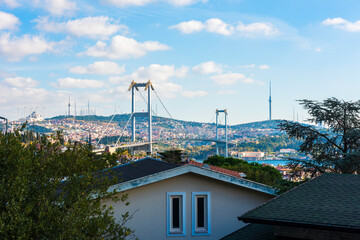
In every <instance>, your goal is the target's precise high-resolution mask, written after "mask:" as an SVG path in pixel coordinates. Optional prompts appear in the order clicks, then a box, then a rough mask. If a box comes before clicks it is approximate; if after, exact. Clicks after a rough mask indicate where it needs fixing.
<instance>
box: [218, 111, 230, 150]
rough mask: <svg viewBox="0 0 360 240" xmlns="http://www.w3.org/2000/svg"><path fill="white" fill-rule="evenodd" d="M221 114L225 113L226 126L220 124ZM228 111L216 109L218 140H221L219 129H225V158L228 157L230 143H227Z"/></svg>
mask: <svg viewBox="0 0 360 240" xmlns="http://www.w3.org/2000/svg"><path fill="white" fill-rule="evenodd" d="M219 113H224V115H225V125H220V124H219ZM227 115H228V113H227V110H226V109H224V110H218V109H216V140H219V129H220V128H224V129H225V157H228V142H227V140H228V139H227ZM219 144H220V143H219V142H216V155H219Z"/></svg>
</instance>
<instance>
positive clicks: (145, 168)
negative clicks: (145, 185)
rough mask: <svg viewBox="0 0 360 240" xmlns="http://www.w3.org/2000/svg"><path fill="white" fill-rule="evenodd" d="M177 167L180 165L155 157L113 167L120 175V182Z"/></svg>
mask: <svg viewBox="0 0 360 240" xmlns="http://www.w3.org/2000/svg"><path fill="white" fill-rule="evenodd" d="M176 167H179V165H177V164H172V163H168V162H164V161H161V160H158V159H155V158H143V159H140V160H138V161H135V162H130V163H126V164H123V165H119V166H116V167H114V168H112V171H113V172H115V173H116V174H117V175H118V176H119V179H120V182H127V181H130V180H133V179H137V178H141V177H145V176H149V175H152V174H155V173H158V172H162V171H165V170H168V169H172V168H176Z"/></svg>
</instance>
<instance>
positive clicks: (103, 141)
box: [95, 136, 130, 145]
mask: <svg viewBox="0 0 360 240" xmlns="http://www.w3.org/2000/svg"><path fill="white" fill-rule="evenodd" d="M119 137H120V136H105V137H103V138H101V140H100V143H99V144H104V145H111V144H115V143H116V141H117V140H118V139H119ZM95 140H96V142H98V141H99V139H98V138H96V139H95ZM128 141H130V137H126V136H123V137H121V139H120V140H119V142H120V143H121V142H128Z"/></svg>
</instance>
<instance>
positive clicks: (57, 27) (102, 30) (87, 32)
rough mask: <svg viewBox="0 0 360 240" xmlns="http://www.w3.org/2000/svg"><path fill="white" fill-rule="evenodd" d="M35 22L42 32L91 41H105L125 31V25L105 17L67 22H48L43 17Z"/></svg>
mask: <svg viewBox="0 0 360 240" xmlns="http://www.w3.org/2000/svg"><path fill="white" fill-rule="evenodd" d="M35 21H36V22H37V23H38V24H37V28H38V29H40V30H43V31H47V32H54V33H66V34H70V35H73V36H76V37H87V38H93V39H96V38H100V39H106V38H108V37H110V36H112V35H114V34H116V33H118V32H120V31H123V32H126V31H127V27H126V26H125V25H122V24H117V23H115V22H114V21H113V19H111V18H109V17H107V16H98V17H85V18H79V19H74V20H68V21H67V22H50V21H49V19H48V18H47V17H43V18H39V19H37V20H35Z"/></svg>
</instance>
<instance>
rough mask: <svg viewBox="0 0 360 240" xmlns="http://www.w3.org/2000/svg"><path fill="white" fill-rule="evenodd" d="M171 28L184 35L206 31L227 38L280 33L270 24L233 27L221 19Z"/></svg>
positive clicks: (187, 23)
mask: <svg viewBox="0 0 360 240" xmlns="http://www.w3.org/2000/svg"><path fill="white" fill-rule="evenodd" d="M169 28H170V29H177V30H179V31H180V32H182V33H184V34H190V33H194V32H200V31H203V30H205V31H207V32H210V33H217V34H221V35H225V36H230V35H234V34H238V35H240V36H245V37H253V36H273V35H276V34H278V33H279V30H278V29H277V28H276V27H275V26H274V25H273V24H271V23H268V22H254V23H250V24H244V23H242V22H239V23H238V24H237V25H236V24H234V25H231V24H228V23H225V22H224V21H222V20H221V19H219V18H211V19H208V20H206V21H205V22H200V21H196V20H191V21H187V22H181V23H179V24H177V25H174V26H170V27H169Z"/></svg>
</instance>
